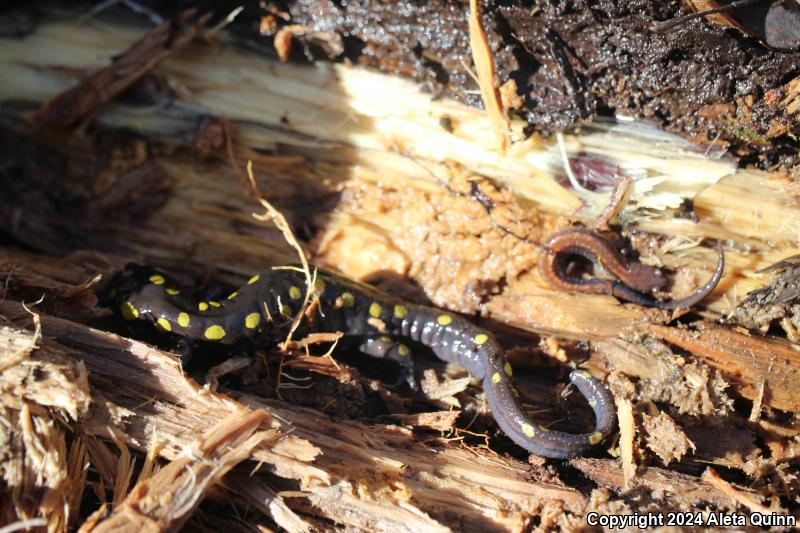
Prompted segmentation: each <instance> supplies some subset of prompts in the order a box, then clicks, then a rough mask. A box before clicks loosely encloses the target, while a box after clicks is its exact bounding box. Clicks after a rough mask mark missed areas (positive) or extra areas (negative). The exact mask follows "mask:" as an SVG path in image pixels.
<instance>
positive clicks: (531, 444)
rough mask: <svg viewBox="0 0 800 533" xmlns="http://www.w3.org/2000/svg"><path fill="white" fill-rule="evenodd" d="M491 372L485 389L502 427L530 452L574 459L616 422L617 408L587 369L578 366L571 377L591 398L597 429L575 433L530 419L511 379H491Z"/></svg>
mask: <svg viewBox="0 0 800 533" xmlns="http://www.w3.org/2000/svg"><path fill="white" fill-rule="evenodd" d="M492 376H493V375H492V374H488V375H487V376H486V378H485V379H484V386H483V389H484V391H485V392H486V396H487V399H488V401H489V405H491V406H492V414H493V415H494V418H495V420H496V421H497V424H498V425H499V426H500V429H502V430H503V432H504V433H505V434H506V435H508V436H509V438H511V440H513V441H514V442H515V443H517V444H518V445H520V446H522V447H523V448H525V449H526V450H528V451H529V452H533V453H535V454H537V455H541V456H544V457H552V458H556V459H571V458H572V457H575V456H576V455H580V454H581V453H583V452H585V451H586V450H588V449H589V448H591V447H592V446H594V445H596V444H598V443H599V442H601V441H602V440H604V439H605V438H606V437H608V436H609V435H610V434H611V432H612V431H613V430H614V426H615V418H616V417H615V409H614V403H613V400H612V399H611V395H610V394H609V392H608V390H607V389H606V388H605V386H604V385H603V384H602V383H601V382H600V381H598V380H596V379H595V378H593V377H592V376H591V374H589V372H587V371H585V370H575V371H573V372H572V373H571V374H570V376H569V377H570V381H571V382H572V383H573V384H574V385H575V386H576V387H577V388H578V390H579V391H580V392H581V394H583V396H584V397H585V398H586V399H587V400H588V402H589V405H590V406H591V407H592V409H593V410H594V416H595V419H596V422H595V428H594V431H592V432H590V433H582V434H573V433H565V432H562V431H555V430H550V429H547V428H545V427H544V426H542V425H541V424H537V423H535V422H533V421H531V420H529V419H528V417H527V416H525V413H523V412H522V409H521V408H520V406H519V403H518V402H517V399H516V398H515V396H514V393H513V389H512V388H511V383H510V380H507V379H500V380H498V379H497V378H494V380H493V379H492Z"/></svg>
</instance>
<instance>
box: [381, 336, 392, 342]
mask: <svg viewBox="0 0 800 533" xmlns="http://www.w3.org/2000/svg"><path fill="white" fill-rule="evenodd" d="M380 340H381V342H392V338H391V337H387V336H385V335H384V336H383V337H381V338H380Z"/></svg>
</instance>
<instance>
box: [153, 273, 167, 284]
mask: <svg viewBox="0 0 800 533" xmlns="http://www.w3.org/2000/svg"><path fill="white" fill-rule="evenodd" d="M149 279H150V283H153V284H155V285H163V284H164V282H165V281H167V280H166V279H164V276H162V275H161V274H153V275H152V276H150V278H149Z"/></svg>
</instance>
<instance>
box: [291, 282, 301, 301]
mask: <svg viewBox="0 0 800 533" xmlns="http://www.w3.org/2000/svg"><path fill="white" fill-rule="evenodd" d="M302 295H303V293H302V292H300V288H299V287H295V286H294V285H292V286H291V287H289V298H291V299H292V300H299V299H300V297H301V296H302Z"/></svg>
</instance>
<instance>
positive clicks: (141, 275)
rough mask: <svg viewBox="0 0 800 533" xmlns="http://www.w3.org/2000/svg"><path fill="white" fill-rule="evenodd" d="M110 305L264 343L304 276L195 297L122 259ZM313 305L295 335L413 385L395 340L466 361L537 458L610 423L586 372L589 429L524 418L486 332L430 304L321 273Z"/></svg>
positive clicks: (582, 374)
mask: <svg viewBox="0 0 800 533" xmlns="http://www.w3.org/2000/svg"><path fill="white" fill-rule="evenodd" d="M110 287H112V289H111V292H110V294H111V295H112V298H111V300H112V303H113V305H114V306H115V307H116V308H117V309H118V310H119V312H120V313H121V315H122V316H123V317H124V318H126V319H128V320H137V319H138V320H147V321H150V322H152V323H154V324H155V325H156V326H157V327H158V328H159V329H161V330H164V331H169V332H171V333H174V334H177V335H181V336H185V337H189V338H192V339H198V340H203V341H208V342H215V343H223V344H234V343H238V342H242V341H247V342H251V343H253V344H254V345H256V346H266V345H269V344H272V343H275V342H278V341H280V340H282V339H283V338H284V336H285V335H286V333H287V331H288V328H289V327H290V324H291V322H292V319H293V318H294V317H295V315H296V314H297V313H298V312H299V311H300V310H301V308H302V305H303V302H304V299H305V294H306V277H305V274H304V273H303V272H301V271H299V270H298V269H296V268H294V267H284V268H275V269H273V270H271V271H269V272H267V273H264V274H260V275H256V276H253V277H252V278H250V280H248V281H247V283H246V284H244V285H243V286H242V287H241V288H240V289H239V290H237V291H235V292H234V293H232V294H230V295H229V296H227V297H226V298H224V299H220V300H219V301H211V300H206V301H193V300H191V299H190V298H188V297H186V295H183V294H181V290H180V289H179V288H178V287H177V286H176V285H175V284H174V283H173V282H172V281H171V280H170V279H169V278H168V277H167V276H166V275H165V274H163V273H162V272H160V271H157V270H154V269H152V268H149V267H142V266H137V265H128V266H127V267H126V269H125V271H124V272H123V273H121V274H119V275H117V276H116V277H115V278H114V280H112V282H111V284H110ZM316 293H317V295H318V297H319V308H318V309H317V310H316V312H315V313H314V317H313V318H312V319H308V318H305V319H303V322H302V324H301V326H300V328H299V329H298V330H297V332H296V333H295V338H300V337H301V336H302V335H305V334H309V333H315V332H336V331H339V332H342V333H344V335H345V336H346V337H353V338H356V339H358V340H359V341H360V343H361V344H360V349H361V351H362V352H364V353H366V354H368V355H371V356H374V357H388V358H391V359H393V360H396V361H397V362H399V363H400V364H401V367H402V368H403V369H404V374H405V377H406V379H408V381H409V383H410V384H411V385H412V386H414V385H415V383H414V379H413V372H412V371H411V357H410V350H409V348H408V347H407V346H406V345H404V344H401V343H400V341H401V340H403V339H407V340H411V341H415V342H418V343H421V344H423V345H425V346H428V347H429V348H430V349H431V350H432V351H433V352H434V353H435V354H436V356H437V357H438V358H439V359H442V360H443V361H448V362H453V363H456V364H458V365H460V366H463V367H465V368H466V369H467V370H469V372H470V373H471V374H472V375H473V376H474V377H476V378H478V379H479V380H481V381H482V383H483V389H484V391H485V393H486V397H487V399H488V402H489V406H490V407H491V409H492V414H493V416H494V418H495V420H496V421H497V424H498V425H499V426H500V428H501V429H502V430H503V431H504V432H505V433H506V435H508V436H509V437H510V438H511V440H513V441H514V442H515V443H517V444H518V445H520V446H522V447H523V448H525V449H526V450H528V451H531V452H533V453H536V454H538V455H541V456H545V457H553V458H560V459H568V458H571V457H574V456H576V455H578V454H581V453H583V452H585V451H586V450H587V449H589V448H590V447H592V446H593V445H595V444H598V443H599V442H600V441H602V440H603V439H604V438H606V437H607V436H608V435H609V434H610V433H611V431H612V430H613V429H614V420H615V411H614V406H613V402H612V400H611V397H610V395H609V393H608V391H607V390H606V388H605V386H604V385H603V384H602V383H600V382H599V381H598V380H596V379H594V378H593V377H592V376H591V375H590V374H589V373H588V372H586V371H584V370H575V371H573V372H572V373H571V374H570V381H571V382H572V383H573V384H574V385H575V386H576V387H577V389H578V390H579V391H580V392H581V394H583V395H584V396H585V397H586V398H587V400H588V401H589V405H590V406H591V407H592V409H593V410H594V414H595V418H596V427H595V430H594V431H592V432H590V433H584V434H571V433H564V432H560V431H556V430H549V429H547V428H545V427H544V426H542V425H540V424H537V423H535V422H533V421H531V420H529V419H528V418H527V417H526V415H525V413H524V412H523V410H522V408H521V406H520V404H519V400H518V398H517V393H516V391H515V390H514V388H513V386H512V384H511V366H510V365H509V364H508V362H507V361H506V358H505V355H504V353H503V349H502V348H501V346H500V344H499V343H498V342H497V340H496V339H495V338H494V336H493V335H492V334H491V333H489V332H488V331H486V330H484V329H481V328H479V327H477V326H475V325H474V324H472V323H470V322H469V321H467V320H465V319H464V318H462V317H460V316H458V315H454V314H450V313H447V312H444V311H442V310H439V309H435V308H432V307H426V306H422V305H414V304H409V303H404V302H402V301H399V300H394V299H392V298H391V297H390V296H388V295H386V294H384V293H381V292H379V291H377V290H376V289H374V288H372V287H369V286H367V285H363V284H358V283H354V282H351V281H348V280H345V279H342V278H340V277H338V276H335V275H332V274H327V273H326V274H322V273H320V274H319V275H318V277H317V282H316Z"/></svg>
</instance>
